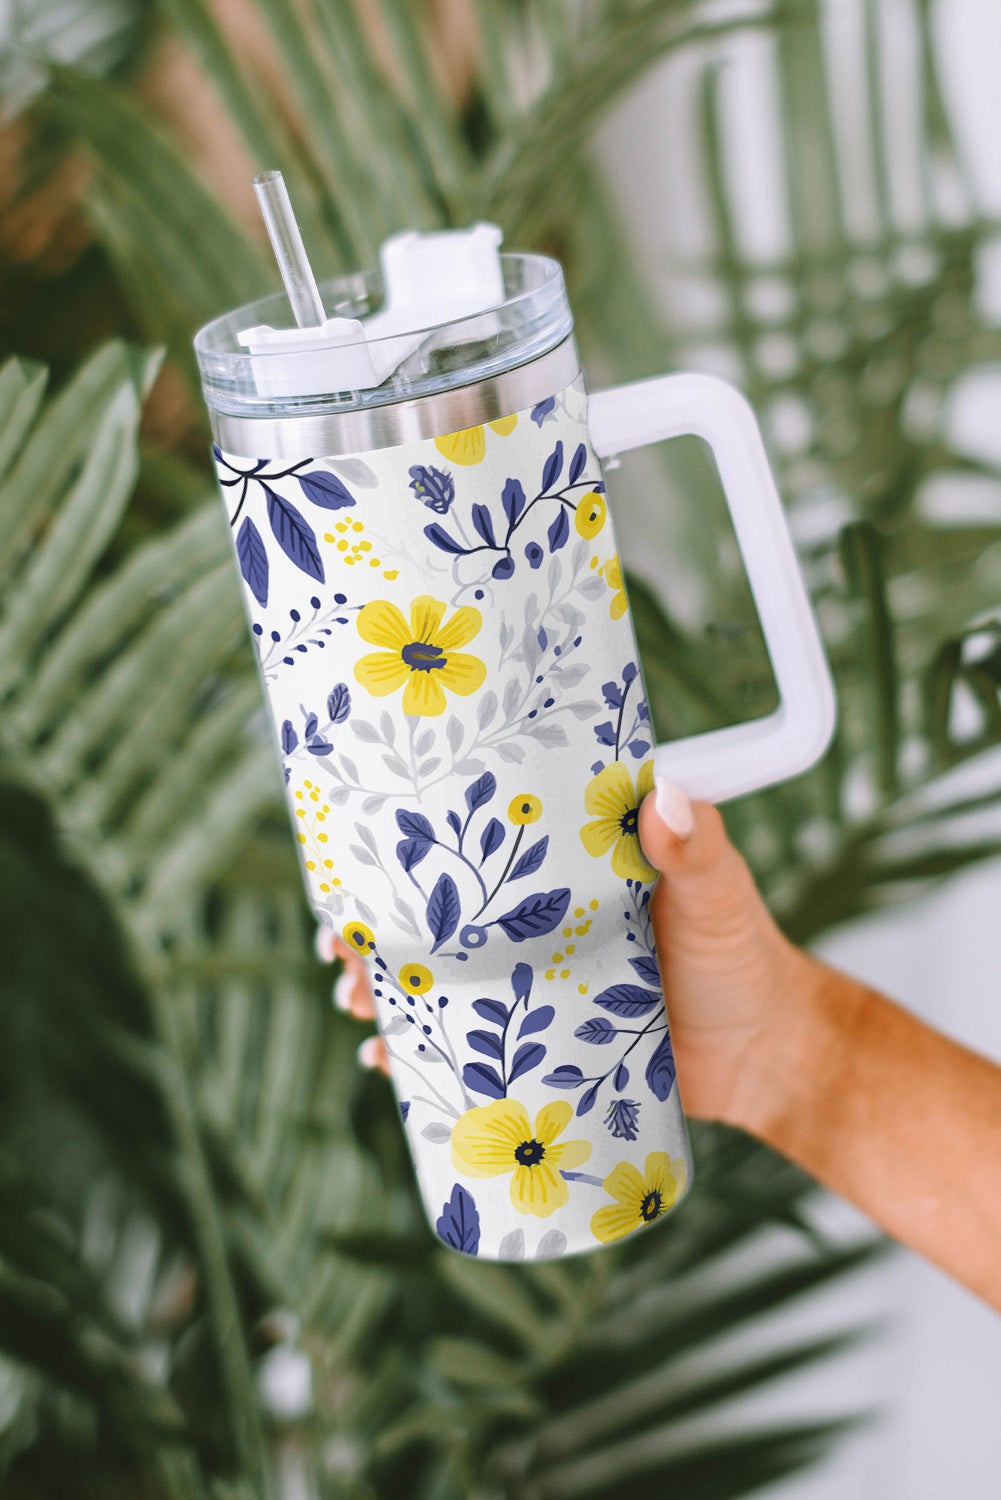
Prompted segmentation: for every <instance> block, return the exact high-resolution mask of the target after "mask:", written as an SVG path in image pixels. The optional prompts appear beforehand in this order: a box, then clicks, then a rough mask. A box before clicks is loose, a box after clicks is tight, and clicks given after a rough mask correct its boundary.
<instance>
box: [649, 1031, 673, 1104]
mask: <svg viewBox="0 0 1001 1500" xmlns="http://www.w3.org/2000/svg"><path fill="white" fill-rule="evenodd" d="M646 1081H647V1083H648V1084H649V1085H650V1090H651V1092H652V1093H653V1095H654V1098H656V1099H660V1100H661V1101H663V1100H664V1099H666V1098H667V1096H668V1094H669V1093H670V1092H671V1086H672V1084H673V1083H674V1053H673V1052H672V1050H671V1038H670V1037H669V1036H668V1034H667V1032H666V1031H665V1032H664V1035H663V1036H662V1037H661V1039H660V1043H659V1045H658V1047H657V1050H656V1052H655V1053H654V1054H653V1056H652V1057H651V1059H650V1061H649V1062H648V1063H647V1065H646Z"/></svg>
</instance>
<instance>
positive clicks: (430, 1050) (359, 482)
mask: <svg viewBox="0 0 1001 1500" xmlns="http://www.w3.org/2000/svg"><path fill="white" fill-rule="evenodd" d="M499 245H500V231H499V230H497V229H496V228H495V227H494V226H492V225H486V224H480V225H476V226H474V227H473V228H471V229H469V230H462V231H449V232H442V233H435V234H417V233H409V232H408V233H405V234H402V235H397V236H395V237H394V238H393V239H391V240H389V241H387V242H386V243H385V244H384V245H383V247H382V251H381V255H380V268H379V270H378V271H369V272H365V273H361V274H358V275H354V276H350V277H346V278H342V279H340V280H335V281H331V282H329V283H326V284H324V286H323V287H322V288H321V293H322V297H321V308H320V313H319V314H318V316H321V317H322V321H321V322H318V323H317V324H316V326H312V327H299V328H290V327H288V326H287V324H288V321H289V318H288V306H287V303H286V300H285V297H284V296H283V295H281V294H279V295H276V296H272V297H269V298H265V299H264V300H262V301H260V302H258V303H254V304H252V305H250V306H248V307H243V308H239V309H237V310H236V311H234V312H230V313H228V314H226V315H225V316H224V317H221V318H219V319H217V320H216V321H215V322H213V323H210V324H209V325H208V326H207V327H205V328H204V329H202V331H201V332H200V333H199V334H198V337H197V339H196V350H197V354H198V360H199V365H200V369H201V375H202V381H203V386H204V392H205V399H206V401H207V404H208V407H209V411H210V414H211V421H212V428H213V435H214V439H215V450H214V451H215V458H216V464H217V469H218V477H219V483H220V486H221V490H222V495H223V498H224V500H225V502H226V507H227V511H228V519H229V525H230V530H231V535H232V538H233V545H234V550H235V557H236V562H237V565H238V568H239V572H240V576H241V579H242V584H243V593H244V598H245V602H246V608H247V614H248V616H249V620H250V627H251V630H252V633H253V640H254V645H255V647H256V651H257V656H258V660H259V663H260V671H261V677H262V680H263V684H264V688H265V690H266V693H267V698H268V701H269V704H270V708H271V713H272V716H273V719H274V726H275V731H276V740H277V745H278V747H279V750H280V754H281V759H282V764H283V767H284V775H285V784H286V791H287V796H288V804H289V808H290V810H291V820H292V826H293V830H294V836H295V839H296V841H297V844H298V849H299V853H300V856H301V860H302V865H303V871H304V876H305V881H306V886H307V889H308V893H309V899H310V902H311V904H312V906H313V909H314V911H315V913H316V916H317V918H318V920H319V921H320V922H321V923H324V924H326V925H327V926H329V927H331V928H332V929H333V931H334V932H335V933H337V934H341V935H343V937H344V939H345V940H346V941H347V943H349V944H350V946H351V947H352V948H353V949H355V950H356V951H357V952H358V953H359V954H360V955H361V956H362V957H363V958H364V959H365V961H366V963H367V965H368V968H369V971H370V975H371V980H372V987H373V991H374V994H375V998H376V1004H377V1008H378V1020H379V1026H380V1029H381V1033H382V1036H383V1037H384V1038H385V1041H386V1045H387V1049H388V1053H389V1057H390V1064H391V1071H392V1079H393V1084H394V1086H395V1089H396V1093H397V1096H398V1100H399V1107H400V1113H401V1115H402V1118H403V1121H404V1124H405V1129H406V1132H407V1136H408V1139H409V1144H410V1149H411V1152H412V1155H413V1160H414V1166H415V1169H416V1174H417V1178H418V1181H419V1185H420V1190H421V1194H422V1196H423V1200H424V1204H425V1208H426V1211H427V1214H428V1217H429V1220H430V1222H431V1224H432V1225H433V1227H434V1228H435V1230H436V1232H437V1234H438V1235H439V1236H440V1237H441V1239H442V1240H443V1241H444V1242H445V1243H446V1244H447V1245H449V1246H451V1247H452V1248H453V1249H454V1250H457V1251H460V1252H463V1253H465V1254H467V1255H479V1256H482V1257H487V1258H492V1259H500V1260H517V1259H521V1258H528V1259H533V1258H539V1257H552V1256H558V1255H564V1254H573V1253H576V1252H580V1251H583V1250H586V1249H591V1248H594V1247H597V1246H600V1245H605V1244H609V1243H613V1242H617V1241H620V1240H621V1239H623V1237H625V1236H626V1235H629V1234H631V1233H633V1232H634V1231H636V1230H639V1229H641V1228H642V1227H643V1226H644V1225H647V1224H650V1223H652V1222H654V1221H655V1220H657V1219H658V1218H660V1217H661V1216H663V1215H664V1214H665V1213H667V1212H668V1210H670V1209H671V1208H672V1207H673V1206H674V1205H675V1204H677V1203H678V1202H679V1201H680V1199H681V1198H682V1196H683V1195H684V1193H685V1191H686V1188H687V1185H688V1183H689V1181H690V1177H691V1166H690V1155H689V1147H688V1142H687V1136H686V1131H685V1123H684V1117H683V1114H682V1109H681V1103H680V1100H679V1097H678V1089H677V1084H676V1081H675V1067H674V1059H673V1055H672V1050H671V1041H670V1036H669V1033H668V1027H667V1020H666V1016H665V1010H664V1001H663V996H662V992H661V982H660V976H659V972H658V965H657V953H656V950H655V946H654V937H653V932H652V929H651V921H650V894H651V888H652V882H653V880H654V878H655V871H654V870H653V869H652V868H651V866H650V865H649V863H648V862H647V860H646V858H645V856H644V853H643V848H642V846H641V844H640V840H639V836H638V829H637V819H638V812H639V807H640V803H641V801H642V799H643V798H644V796H645V795H646V794H647V793H648V792H649V791H650V790H651V789H652V788H653V786H654V775H655V772H656V774H657V775H658V776H665V777H668V778H669V779H671V780H672V781H674V782H676V783H678V784H680V785H681V786H682V787H683V789H684V790H685V791H686V792H687V793H688V794H689V795H691V796H694V797H699V798H707V799H709V800H711V801H717V802H718V801H721V800H723V799H726V798H729V797H735V796H737V795H739V794H741V793H745V792H749V791H753V790H754V789H756V788H759V787H762V786H764V785H766V784H768V783H770V782H774V781H777V780H780V779H782V778H784V777H788V776H792V775H795V774H797V773H798V772H800V771H802V770H804V769H805V768H806V767H807V766H808V765H810V764H811V763H812V762H813V761H814V760H816V759H817V758H818V757H819V755H820V754H821V753H822V751H823V750H824V748H825V746H826V744H827V741H828V739H829V737H830V733H831V729H832V724H833V714H834V708H833V702H834V700H833V693H832V688H831V683H830V677H829V673H828V670H827V666H826V663H825V660H824V655H823V651H822V648H821V645H820V642H819V639H818V635H817V630H816V627H815V623H814V620H813V617H812V614H811V610H810V606H809V603H808V601H807V597H806V594H805V591H804V588H803V584H802V580H801V577H800V573H799V570H798V566H797V563H796V559H795V555H794V552H793V548H792V545H791V541H790V538H789V535H788V532H787V530H786V526H785V522H784V518H783V515H782V510H781V507H780V504H779V501H778V497H777V495H776V491H775V486H774V483H773V480H772V477H771V474H770V471H769V467H768V463H767V459H766V457H765V453H764V449H763V445H762V442H761V438H760V435H759V432H758V428H757V425H756V422H755V420H754V416H753V414H752V412H751V409H750V407H749V406H748V404H747V403H746V401H745V400H744V399H743V397H742V396H740V395H739V394H738V393H737V392H736V391H735V390H734V389H732V388H731V387H729V386H728V385H725V384H723V383H722V382H720V381H719V380H716V379H714V378H710V377H708V376H706V375H700V374H670V375H665V376H662V377H660V378H657V379H653V380H646V381H642V382H640V383H638V384H633V385H627V386H620V387H617V388H615V389H613V390H608V391H602V392H599V393H597V394H595V395H591V396H590V397H589V396H588V394H587V391H586V388H585V384H584V379H583V376H582V375H581V371H580V367H579V362H578V358H577V352H576V349H575V346H574V338H573V323H572V318H571V313H570V309H569V307H568V303H567V298H566V292H565V287H564V280H563V275H562V272H561V269H560V266H559V265H558V264H557V262H555V261H554V260H552V259H549V258H547V257H545V256H542V255H530V254H507V253H504V254H502V253H500V250H499ZM283 325H286V326H283ZM681 434H696V435H698V436H701V437H702V438H703V439H705V441H706V442H707V443H708V444H709V445H710V447H711V449H712V452H713V455H714V458H715V463H716V466H717V469H718V472H719V477H720V481H721V485H722V489H723V491H724V493H725V496H726V499H727V503H728V505H729V507H730V511H731V514H732V518H733V524H734V528H735V532H736V537H737V540H738V544H739V547H740V550H741V554H742V557H743V562H744V566H745V568H746V571H747V576H748V579H749V582H750V586H751V589H752V591H753V594H754V600H755V604H756V608H757V611H758V615H759V619H760V623H761V627H762V633H763V636H764V640H765V642H766V645H767V647H768V651H769V655H770V657H771V662H772V667H773V671H774V676H775V680H776V684H777V688H778V693H779V700H780V701H779V706H778V707H777V708H776V710H775V711H774V712H773V713H770V714H768V715H767V716H765V717H763V718H760V719H757V720H754V721H752V722H750V723H745V724H737V725H734V726H732V727H729V728H726V729H722V730H717V731H713V732H710V733H706V734H701V735H698V736H695V737H691V738H688V739H684V740H680V741H675V742H672V743H669V744H665V745H660V746H655V745H654V743H653V735H652V730H651V724H650V715H649V712H648V709H647V703H646V696H645V692H644V687H643V674H642V666H641V663H640V660H639V656H638V653H637V649H636V640H635V636H634V633H633V627H632V623H631V620H630V613H629V604H628V599H627V594H626V589H625V586H624V583H623V573H622V564H621V561H620V559H619V556H618V552H617V549H616V541H615V531H614V525H613V520H612V517H611V515H610V513H609V509H608V501H607V497H606V492H605V483H604V480H603V476H602V468H601V462H600V461H601V459H602V458H607V457H609V456H612V455H615V454H618V453H621V452H624V451H625V450H627V449H631V448H635V447H638V446H641V445H644V444H649V443H654V442H659V441H661V440H662V439H666V438H670V437H674V436H679V435H681Z"/></svg>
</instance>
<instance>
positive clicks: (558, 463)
mask: <svg viewBox="0 0 1001 1500" xmlns="http://www.w3.org/2000/svg"><path fill="white" fill-rule="evenodd" d="M562 468H563V444H562V443H557V444H556V447H555V448H554V449H553V451H552V453H550V455H549V457H548V458H547V459H546V466H545V468H544V469H543V471H542V493H543V494H545V493H546V491H547V490H550V489H552V487H553V485H554V484H555V483H556V481H557V479H559V477H560V472H561V470H562Z"/></svg>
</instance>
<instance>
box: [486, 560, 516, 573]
mask: <svg viewBox="0 0 1001 1500" xmlns="http://www.w3.org/2000/svg"><path fill="white" fill-rule="evenodd" d="M513 572H514V558H513V557H499V558H498V559H497V561H496V562H495V563H494V565H493V567H492V568H491V569H490V577H491V578H510V577H511V574H512V573H513Z"/></svg>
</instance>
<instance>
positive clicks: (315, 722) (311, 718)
mask: <svg viewBox="0 0 1001 1500" xmlns="http://www.w3.org/2000/svg"><path fill="white" fill-rule="evenodd" d="M299 707H300V709H302V712H303V714H304V715H305V718H306V727H305V729H304V730H303V731H302V732H303V734H304V735H305V736H306V738H307V740H308V739H309V738H310V736H311V735H314V734H315V733H316V731H317V729H318V728H319V724H320V721H319V719H318V718H317V717H316V715H315V714H311V713H308V712H307V710H306V709H304V708H303V707H302V704H301V703H300V704H299Z"/></svg>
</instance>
